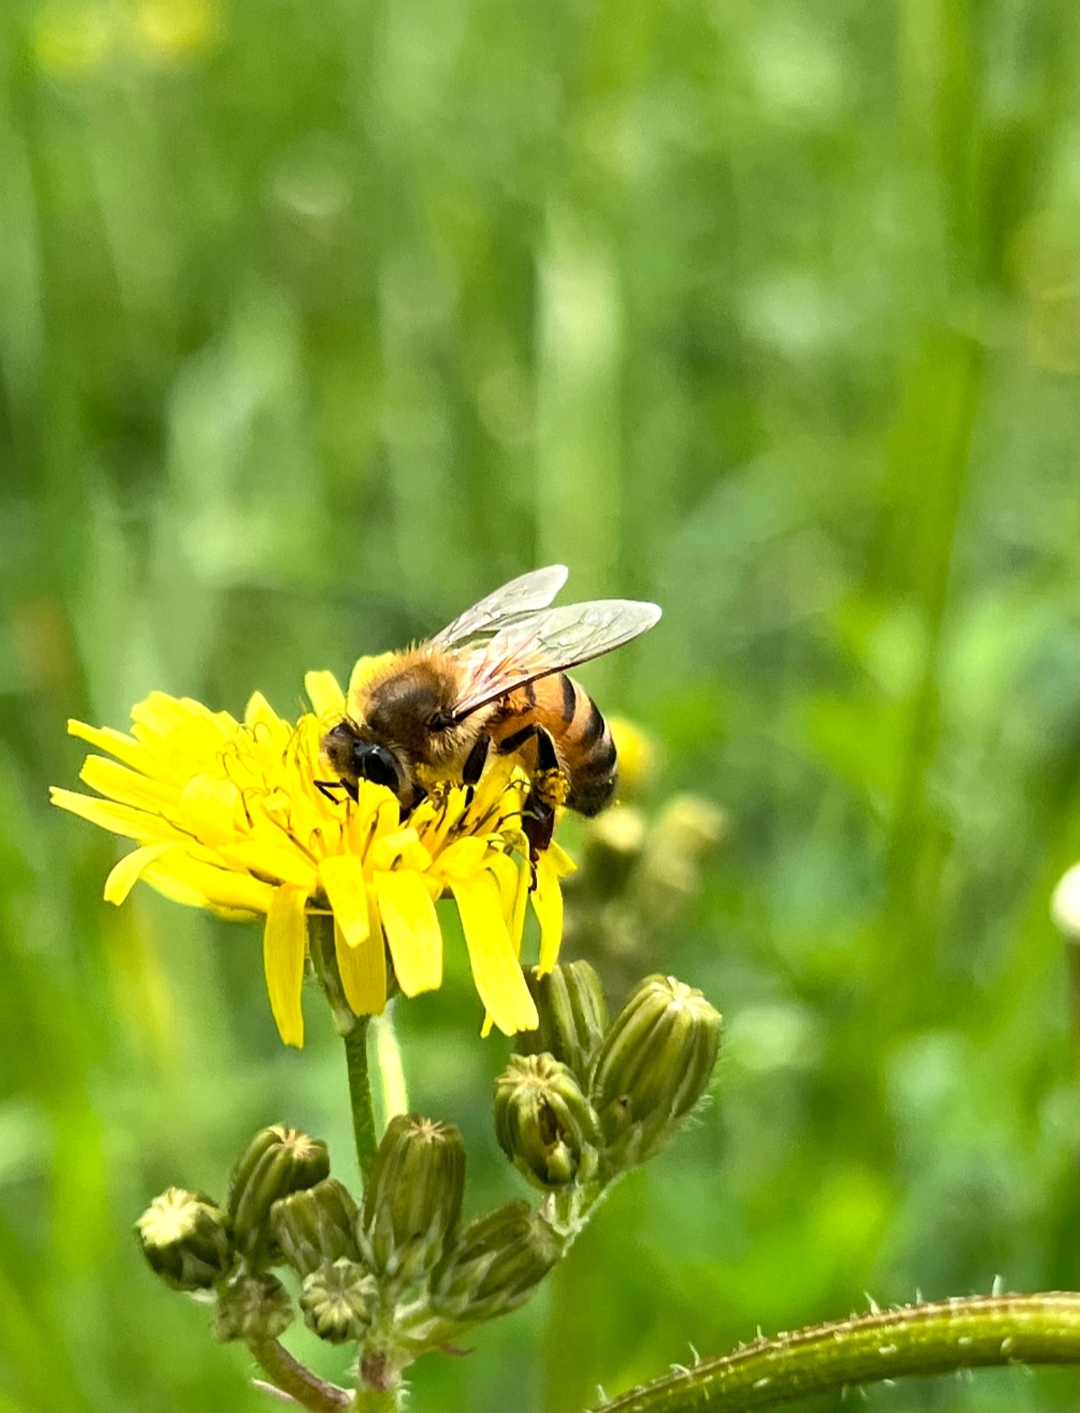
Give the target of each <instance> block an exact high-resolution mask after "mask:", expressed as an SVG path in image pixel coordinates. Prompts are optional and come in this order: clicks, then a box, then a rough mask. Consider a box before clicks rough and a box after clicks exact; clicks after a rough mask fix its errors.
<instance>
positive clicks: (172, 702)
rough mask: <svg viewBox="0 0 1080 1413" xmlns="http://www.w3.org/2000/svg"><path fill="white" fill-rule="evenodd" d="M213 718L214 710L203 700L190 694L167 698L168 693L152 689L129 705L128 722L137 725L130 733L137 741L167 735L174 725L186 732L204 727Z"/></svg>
mask: <svg viewBox="0 0 1080 1413" xmlns="http://www.w3.org/2000/svg"><path fill="white" fill-rule="evenodd" d="M213 719H214V713H213V712H212V711H211V710H210V708H209V707H205V706H203V704H202V702H196V701H193V700H192V698H191V697H170V696H169V694H168V692H151V693H150V695H149V696H148V697H146V698H144V699H143V701H141V702H136V704H135V705H134V706H133V707H132V708H131V721H132V725H133V726H134V727H135V728H136V729H135V730H134V731H133V733H132V734H133V735H134V736H135V738H136V740H139V741H142V740H144V739H145V737H146V736H147V735H150V736H162V737H163V736H168V735H169V733H170V732H172V731H174V730H175V729H176V728H177V727H180V728H181V729H183V730H186V731H196V730H205V729H206V727H207V726H208V725H212V723H213ZM231 719H232V718H229V720H231ZM235 724H236V723H235V722H234V723H233V725H235Z"/></svg>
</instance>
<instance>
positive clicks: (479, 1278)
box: [431, 1202, 562, 1325]
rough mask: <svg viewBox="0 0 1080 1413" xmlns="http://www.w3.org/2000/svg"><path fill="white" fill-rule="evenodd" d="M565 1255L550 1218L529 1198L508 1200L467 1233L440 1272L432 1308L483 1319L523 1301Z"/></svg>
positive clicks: (462, 1320)
mask: <svg viewBox="0 0 1080 1413" xmlns="http://www.w3.org/2000/svg"><path fill="white" fill-rule="evenodd" d="M561 1255H562V1249H561V1247H560V1245H559V1243H558V1240H557V1239H556V1237H555V1234H554V1233H553V1232H552V1230H551V1228H550V1227H549V1226H548V1224H547V1223H546V1222H545V1221H544V1220H543V1219H542V1218H541V1217H540V1215H539V1213H537V1212H534V1211H532V1209H531V1208H530V1207H529V1204H528V1203H527V1202H507V1203H506V1205H505V1206H503V1207H499V1208H497V1209H496V1210H495V1211H494V1212H490V1213H489V1214H488V1215H487V1216H486V1217H481V1218H480V1219H479V1220H478V1221H475V1222H470V1224H469V1225H468V1226H467V1227H466V1228H465V1230H464V1231H463V1232H462V1233H461V1235H460V1237H459V1238H458V1240H457V1242H456V1243H455V1244H454V1248H453V1250H452V1251H451V1252H450V1253H449V1255H448V1257H447V1259H446V1261H445V1262H444V1263H443V1265H442V1267H441V1268H440V1269H439V1271H438V1272H437V1273H436V1276H435V1280H434V1282H433V1289H432V1293H431V1308H432V1310H433V1311H434V1312H435V1313H436V1314H438V1315H441V1316H442V1317H443V1319H446V1320H452V1321H454V1322H455V1323H457V1324H461V1325H474V1324H480V1323H481V1322H482V1321H484V1320H493V1319H495V1317H496V1316H497V1315H506V1314H508V1313H509V1312H510V1311H511V1310H516V1309H517V1308H518V1306H519V1305H523V1304H524V1303H525V1301H526V1300H528V1298H529V1296H530V1295H531V1294H532V1293H533V1291H534V1290H535V1289H536V1287H537V1286H538V1285H539V1284H540V1282H541V1281H542V1280H543V1279H544V1277H545V1276H546V1275H547V1273H548V1272H549V1271H550V1270H551V1268H552V1267H553V1266H554V1265H555V1263H556V1262H557V1261H558V1259H559V1257H560V1256H561Z"/></svg>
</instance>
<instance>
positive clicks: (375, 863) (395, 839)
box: [367, 829, 431, 873]
mask: <svg viewBox="0 0 1080 1413" xmlns="http://www.w3.org/2000/svg"><path fill="white" fill-rule="evenodd" d="M367 862H368V864H369V866H370V867H371V868H373V869H390V868H393V867H394V865H395V864H397V863H400V864H401V865H402V866H403V867H405V868H408V869H416V871H417V872H419V873H424V872H426V871H427V870H428V869H429V868H430V867H431V855H430V854H429V853H428V851H427V850H426V849H425V848H424V846H423V844H421V842H420V839H419V837H418V835H417V833H416V830H415V829H395V830H394V832H393V833H392V834H386V835H384V836H383V837H382V838H381V839H376V840H375V842H374V843H373V844H372V846H371V848H370V849H369V850H368V854H367Z"/></svg>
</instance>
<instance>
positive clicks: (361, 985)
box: [334, 920, 386, 1016]
mask: <svg viewBox="0 0 1080 1413" xmlns="http://www.w3.org/2000/svg"><path fill="white" fill-rule="evenodd" d="M334 950H335V951H336V953H337V964H338V971H339V973H340V974H341V984H342V986H343V987H344V990H345V999H346V1001H348V1003H349V1005H350V1006H351V1007H352V1009H353V1011H354V1013H355V1014H356V1015H358V1016H381V1015H382V1013H383V1011H384V1010H385V1009H386V949H385V947H384V945H383V935H382V931H381V930H380V928H379V927H378V925H377V923H376V927H375V929H374V930H373V931H372V932H369V934H368V937H367V940H366V941H364V942H361V943H360V945H359V947H350V946H349V944H348V942H347V941H346V939H345V936H344V934H343V933H342V931H341V928H340V927H338V926H337V922H336V920H335V924H334Z"/></svg>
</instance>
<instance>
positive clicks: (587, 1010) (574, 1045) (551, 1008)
mask: <svg viewBox="0 0 1080 1413" xmlns="http://www.w3.org/2000/svg"><path fill="white" fill-rule="evenodd" d="M525 980H526V983H527V984H528V987H529V990H530V991H531V992H532V996H533V1000H534V1001H535V1002H536V1009H537V1011H538V1013H539V1015H540V1024H539V1026H538V1027H537V1029H536V1030H523V1031H520V1032H519V1033H518V1036H517V1039H516V1045H517V1050H518V1053H519V1054H521V1055H542V1054H548V1055H554V1056H555V1058H556V1059H557V1060H561V1061H562V1062H563V1064H564V1065H569V1066H570V1068H571V1069H572V1070H573V1071H574V1073H575V1074H576V1075H577V1077H578V1079H580V1080H581V1082H582V1084H584V1083H586V1081H587V1079H588V1074H589V1065H590V1063H591V1061H592V1057H593V1055H595V1053H596V1051H597V1049H598V1048H599V1045H600V1041H601V1040H602V1039H603V1036H604V1031H605V1030H606V1029H607V1004H606V1002H605V1001H604V993H603V990H602V989H601V986H600V978H599V977H598V976H597V974H596V972H595V971H594V970H593V968H592V967H591V966H590V965H589V963H588V962H569V963H567V964H565V965H563V966H557V967H555V968H553V969H552V970H551V971H549V972H548V973H546V975H544V976H539V975H538V974H537V970H536V968H535V967H530V968H529V970H528V971H527V972H526V973H525Z"/></svg>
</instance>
